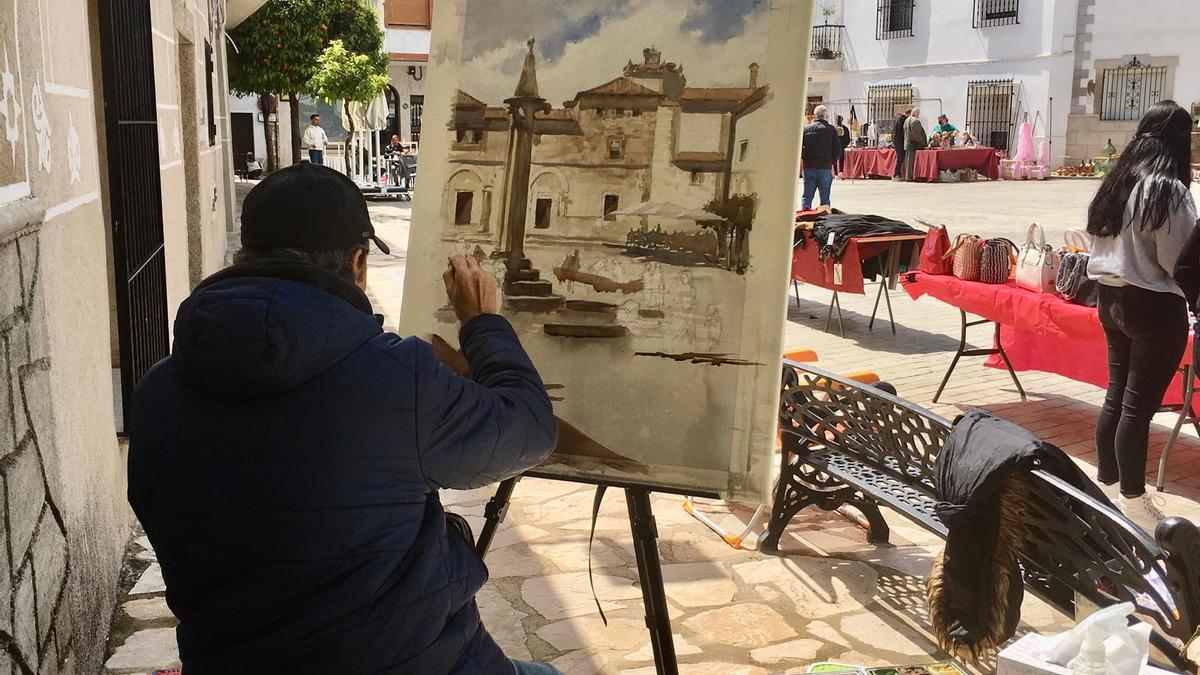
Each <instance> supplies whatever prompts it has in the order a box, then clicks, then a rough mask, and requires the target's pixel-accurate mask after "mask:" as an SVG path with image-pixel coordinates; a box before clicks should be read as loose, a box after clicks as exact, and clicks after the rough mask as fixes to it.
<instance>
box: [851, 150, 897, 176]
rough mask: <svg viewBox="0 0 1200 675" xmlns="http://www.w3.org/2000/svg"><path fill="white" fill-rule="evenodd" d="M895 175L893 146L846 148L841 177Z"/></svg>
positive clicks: (894, 151)
mask: <svg viewBox="0 0 1200 675" xmlns="http://www.w3.org/2000/svg"><path fill="white" fill-rule="evenodd" d="M895 175H896V150H895V149H894V148H846V151H845V152H844V153H843V154H842V174H841V176H842V178H850V179H855V178H891V177H892V176H895Z"/></svg>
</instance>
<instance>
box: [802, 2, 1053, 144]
mask: <svg viewBox="0 0 1200 675" xmlns="http://www.w3.org/2000/svg"><path fill="white" fill-rule="evenodd" d="M821 4H828V3H817V6H816V8H815V9H814V12H815V19H814V24H821V23H823V22H824V18H823V17H822V16H821V13H820V6H821ZM834 4H835V5H836V6H837V7H838V10H839V12H838V15H837V16H835V17H834V18H833V19H832V20H831V21H830V23H844V25H845V26H846V28H845V31H844V33H843V36H842V49H843V52H844V57H843V60H842V61H841V63H840V69H838V67H837V66H836V65H835V68H834V69H833V70H829V69H828V68H826V69H820V70H818V69H814V70H813V71H810V76H811V81H810V83H809V88H808V93H809V95H810V96H815V95H820V96H823V97H824V98H825V100H826V101H830V102H832V103H831V104H830V105H831V108H832V111H831V112H832V114H835V115H837V114H840V115H843V116H846V117H847V118H848V116H849V109H850V103H851V102H853V103H854V105H855V108H856V113H857V115H858V119H859V121H860V122H862V121H865V120H866V105H865V101H866V99H867V88H868V86H870V85H874V84H891V83H909V84H912V85H913V88H914V95H915V97H916V98H917V99H918V101H917V105H918V106H919V107H920V108H921V110H922V113H923V116H924V117H925V119H926V120H927V121H928V122H929V124H928V125H927V126H929V127H932V125H933V124H935V123H936V119H935V118H936V116H937V114H938V113H945V114H946V115H948V116H949V117H950V121H951V122H952V123H954V124H955V125H956V126H958V127H959V128H960V129H961V128H963V127H964V123H965V121H966V113H967V84H968V82H970V81H972V80H984V79H1010V78H1011V79H1012V80H1013V81H1014V82H1015V83H1017V85H1018V94H1017V100H1016V102H1015V104H1014V113H1015V118H1016V121H1017V122H1018V123H1019V122H1020V121H1022V120H1023V119H1025V116H1026V114H1028V119H1029V121H1031V122H1035V121H1036V124H1035V128H1034V135H1035V137H1037V139H1038V140H1041V139H1043V138H1048V137H1050V136H1052V138H1050V140H1051V141H1052V151H1051V154H1052V156H1055V157H1058V156H1061V155H1062V154H1064V152H1065V147H1066V134H1067V120H1068V113H1069V111H1070V105H1071V100H1070V98H1071V75H1072V71H1073V67H1074V62H1073V58H1074V57H1073V53H1072V51H1071V48H1072V45H1073V40H1074V31H1075V11H1076V3H1075V2H1073V1H1070V2H1061V1H1060V2H1050V1H1044V2H1028V1H1027V2H1022V3H1020V7H1019V12H1020V14H1019V16H1018V20H1019V23H1017V24H1012V25H1006V26H990V27H981V28H974V27H973V26H972V7H973V3H972V2H967V1H965V0H923V1H918V2H917V3H916V7H915V13H914V16H913V35H912V37H902V38H893V39H887V40H879V39H876V37H875V24H876V8H875V5H874V3H862V2H847V1H846V0H836V2H835V3H834ZM1051 98H1053V99H1054V101H1053V104H1051V101H1050V99H1051ZM1052 108H1053V110H1052ZM880 131H881V132H883V131H887V132H890V128H884V129H880ZM1014 138H1015V128H1014Z"/></svg>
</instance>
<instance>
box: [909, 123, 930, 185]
mask: <svg viewBox="0 0 1200 675" xmlns="http://www.w3.org/2000/svg"><path fill="white" fill-rule="evenodd" d="M928 146H929V137H928V136H926V135H925V127H924V126H923V125H922V124H921V111H920V110H918V109H917V108H913V109H912V113H911V114H909V116H908V119H906V120H904V180H906V181H912V179H913V169H915V168H916V166H917V151H918V150H924V149H925V148H927V147H928Z"/></svg>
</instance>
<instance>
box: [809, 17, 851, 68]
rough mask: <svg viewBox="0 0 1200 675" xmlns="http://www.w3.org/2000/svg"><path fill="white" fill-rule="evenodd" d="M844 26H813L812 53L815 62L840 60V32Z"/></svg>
mask: <svg viewBox="0 0 1200 675" xmlns="http://www.w3.org/2000/svg"><path fill="white" fill-rule="evenodd" d="M843 29H845V26H831V25H829V24H825V25H823V26H813V39H812V52H811V53H810V54H809V56H811V57H812V58H813V59H814V60H817V61H832V60H835V59H840V58H842V31H843Z"/></svg>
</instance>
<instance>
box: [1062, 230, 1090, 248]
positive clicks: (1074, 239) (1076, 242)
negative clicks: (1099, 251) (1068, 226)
mask: <svg viewBox="0 0 1200 675" xmlns="http://www.w3.org/2000/svg"><path fill="white" fill-rule="evenodd" d="M1063 243H1065V244H1066V246H1065V247H1064V248H1065V249H1066V251H1067V252H1069V253H1089V252H1091V250H1092V235H1090V234H1088V233H1087V230H1067V231H1066V232H1065V233H1063Z"/></svg>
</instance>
